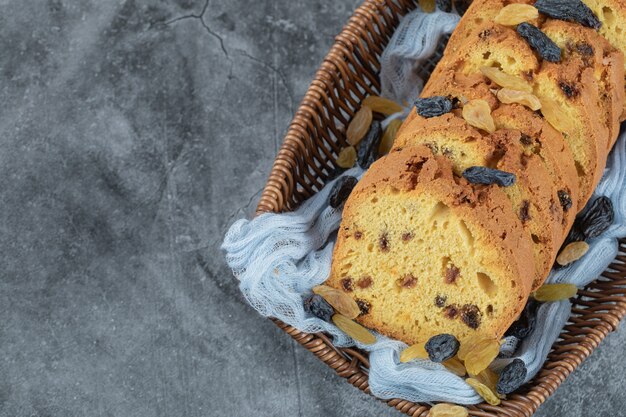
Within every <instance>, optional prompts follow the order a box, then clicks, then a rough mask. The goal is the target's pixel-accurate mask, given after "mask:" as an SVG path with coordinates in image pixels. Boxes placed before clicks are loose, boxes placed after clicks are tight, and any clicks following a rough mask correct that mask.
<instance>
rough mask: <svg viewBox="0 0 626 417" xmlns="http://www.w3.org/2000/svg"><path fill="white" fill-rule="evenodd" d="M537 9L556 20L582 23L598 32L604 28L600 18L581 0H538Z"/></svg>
mask: <svg viewBox="0 0 626 417" xmlns="http://www.w3.org/2000/svg"><path fill="white" fill-rule="evenodd" d="M535 7H536V8H537V10H539V11H540V12H541V13H543V14H545V15H548V16H550V17H552V18H554V19H559V20H567V21H570V22H576V23H580V24H581V25H583V26H587V27H590V28H593V29H596V30H597V29H600V27H601V26H602V22H600V20H599V19H598V16H596V15H595V13H594V12H593V11H592V10H591V9H590V8H589V7H588V6H587V5H586V4H585V3H583V2H582V1H581V0H567V1H564V0H538V1H537V2H536V3H535Z"/></svg>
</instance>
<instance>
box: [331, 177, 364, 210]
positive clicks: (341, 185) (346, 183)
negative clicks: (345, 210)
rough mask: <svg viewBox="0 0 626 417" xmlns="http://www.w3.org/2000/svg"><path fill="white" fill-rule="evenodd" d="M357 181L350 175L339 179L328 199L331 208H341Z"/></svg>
mask: <svg viewBox="0 0 626 417" xmlns="http://www.w3.org/2000/svg"><path fill="white" fill-rule="evenodd" d="M358 181H359V180H357V179H356V178H354V177H352V176H350V175H346V176H345V177H341V178H339V179H338V180H337V182H335V185H333V188H332V189H331V191H330V197H329V199H328V203H329V204H330V206H331V207H332V208H339V207H341V206H343V204H344V203H345V202H346V200H347V199H348V196H349V195H350V193H351V192H352V190H353V189H354V187H355V186H356V183H357V182H358Z"/></svg>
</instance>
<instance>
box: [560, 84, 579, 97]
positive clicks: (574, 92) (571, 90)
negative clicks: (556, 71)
mask: <svg viewBox="0 0 626 417" xmlns="http://www.w3.org/2000/svg"><path fill="white" fill-rule="evenodd" d="M559 87H560V88H561V91H563V94H565V96H566V97H567V98H574V97H576V96H578V94H579V93H580V92H579V91H578V89H577V88H576V87H575V86H573V85H571V84H568V83H566V82H565V81H559Z"/></svg>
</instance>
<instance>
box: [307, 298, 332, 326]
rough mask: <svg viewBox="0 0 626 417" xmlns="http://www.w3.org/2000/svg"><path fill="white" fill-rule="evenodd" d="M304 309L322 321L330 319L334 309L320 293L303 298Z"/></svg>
mask: <svg viewBox="0 0 626 417" xmlns="http://www.w3.org/2000/svg"><path fill="white" fill-rule="evenodd" d="M304 311H306V312H307V313H309V314H312V315H314V316H315V317H317V318H319V319H322V320H324V321H330V320H331V319H332V317H333V314H335V309H334V308H333V307H332V306H331V305H330V304H328V301H326V300H324V298H323V297H322V296H321V295H317V294H313V295H312V296H310V297H307V298H305V299H304Z"/></svg>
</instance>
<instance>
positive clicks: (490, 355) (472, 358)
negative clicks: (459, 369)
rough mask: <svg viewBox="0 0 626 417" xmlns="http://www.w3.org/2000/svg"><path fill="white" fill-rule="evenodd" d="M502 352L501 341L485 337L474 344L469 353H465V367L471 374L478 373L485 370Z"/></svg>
mask: <svg viewBox="0 0 626 417" xmlns="http://www.w3.org/2000/svg"><path fill="white" fill-rule="evenodd" d="M499 352H500V342H499V341H497V340H496V339H483V340H481V341H480V342H478V343H476V344H474V345H473V347H472V348H470V350H469V351H468V352H467V353H464V355H463V362H464V363H465V368H466V369H467V372H469V373H470V375H478V374H480V373H481V372H483V371H484V370H485V369H487V367H488V366H489V365H491V362H493V361H494V359H496V357H497V356H498V353H499Z"/></svg>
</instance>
